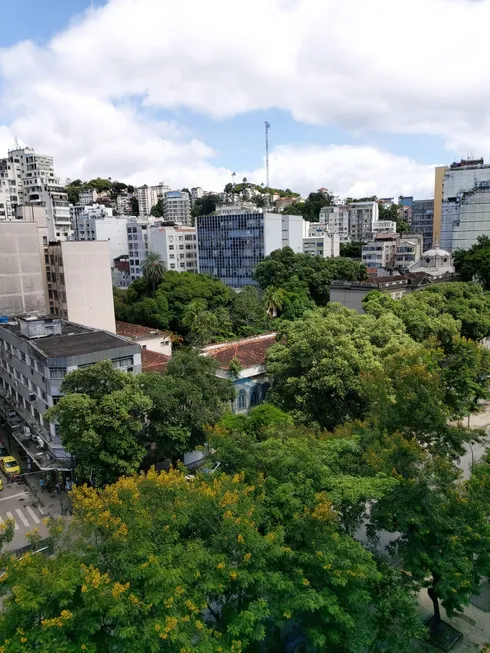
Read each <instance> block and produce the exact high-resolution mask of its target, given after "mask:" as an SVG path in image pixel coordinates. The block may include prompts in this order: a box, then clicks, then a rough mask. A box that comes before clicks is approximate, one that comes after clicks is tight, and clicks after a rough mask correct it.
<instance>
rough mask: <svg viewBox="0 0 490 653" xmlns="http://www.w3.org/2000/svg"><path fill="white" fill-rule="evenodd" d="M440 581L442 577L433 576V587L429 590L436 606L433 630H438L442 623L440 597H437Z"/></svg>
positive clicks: (428, 592)
mask: <svg viewBox="0 0 490 653" xmlns="http://www.w3.org/2000/svg"><path fill="white" fill-rule="evenodd" d="M439 581H440V576H438V575H437V574H432V585H431V586H430V587H428V588H427V594H428V595H429V597H430V600H431V601H432V605H433V606H434V619H433V621H432V628H433V630H436V629H437V628H438V627H439V624H440V623H441V611H440V609H439V597H438V596H437V583H438V582H439Z"/></svg>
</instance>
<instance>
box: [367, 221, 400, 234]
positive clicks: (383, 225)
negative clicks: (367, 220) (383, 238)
mask: <svg viewBox="0 0 490 653" xmlns="http://www.w3.org/2000/svg"><path fill="white" fill-rule="evenodd" d="M372 233H373V234H396V222H393V221H392V220H378V221H377V222H373V231H372Z"/></svg>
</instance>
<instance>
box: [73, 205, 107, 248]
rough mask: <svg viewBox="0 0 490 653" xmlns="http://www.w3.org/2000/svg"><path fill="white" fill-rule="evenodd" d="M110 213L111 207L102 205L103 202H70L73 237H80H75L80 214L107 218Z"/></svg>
mask: <svg viewBox="0 0 490 653" xmlns="http://www.w3.org/2000/svg"><path fill="white" fill-rule="evenodd" d="M112 214H113V211H112V209H111V208H110V207H107V206H104V204H92V205H88V204H87V205H83V204H70V219H71V228H72V231H73V235H74V239H75V240H80V238H76V232H77V222H78V220H79V218H80V216H82V215H85V216H89V217H93V218H107V217H111V216H112Z"/></svg>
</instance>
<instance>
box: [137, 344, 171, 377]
mask: <svg viewBox="0 0 490 653" xmlns="http://www.w3.org/2000/svg"><path fill="white" fill-rule="evenodd" d="M169 363H170V356H165V354H159V353H158V352H156V351H150V350H149V349H142V350H141V367H142V370H143V372H158V373H159V374H163V373H164V372H165V370H166V369H167V365H168V364H169Z"/></svg>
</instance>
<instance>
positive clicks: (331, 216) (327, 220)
mask: <svg viewBox="0 0 490 653" xmlns="http://www.w3.org/2000/svg"><path fill="white" fill-rule="evenodd" d="M320 224H322V225H325V226H326V227H327V228H328V232H329V233H331V234H338V235H339V240H340V242H341V243H348V242H349V207H348V206H344V205H333V206H323V207H322V208H321V210H320Z"/></svg>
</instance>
